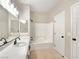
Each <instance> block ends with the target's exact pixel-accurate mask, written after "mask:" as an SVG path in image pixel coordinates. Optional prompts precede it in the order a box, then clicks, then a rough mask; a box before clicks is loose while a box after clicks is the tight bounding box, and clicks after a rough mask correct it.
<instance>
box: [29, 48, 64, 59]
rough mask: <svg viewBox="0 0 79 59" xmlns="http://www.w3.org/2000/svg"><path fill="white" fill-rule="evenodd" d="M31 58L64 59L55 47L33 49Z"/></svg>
mask: <svg viewBox="0 0 79 59" xmlns="http://www.w3.org/2000/svg"><path fill="white" fill-rule="evenodd" d="M30 59H64V57H62V56H61V55H60V54H59V53H57V52H56V51H55V50H54V49H53V48H44V49H37V50H32V51H31V55H30Z"/></svg>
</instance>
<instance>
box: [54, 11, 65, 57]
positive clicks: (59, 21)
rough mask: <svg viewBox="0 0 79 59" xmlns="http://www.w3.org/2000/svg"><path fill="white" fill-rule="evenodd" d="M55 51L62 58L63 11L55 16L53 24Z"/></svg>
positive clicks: (63, 45)
mask: <svg viewBox="0 0 79 59" xmlns="http://www.w3.org/2000/svg"><path fill="white" fill-rule="evenodd" d="M54 45H55V49H56V50H57V51H58V52H59V53H60V54H61V55H62V56H64V54H65V11H62V12H61V13H59V14H57V15H56V16H55V24H54Z"/></svg>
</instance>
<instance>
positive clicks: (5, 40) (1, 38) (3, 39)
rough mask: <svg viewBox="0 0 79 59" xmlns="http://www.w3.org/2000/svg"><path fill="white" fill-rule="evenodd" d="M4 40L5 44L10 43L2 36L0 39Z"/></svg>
mask: <svg viewBox="0 0 79 59" xmlns="http://www.w3.org/2000/svg"><path fill="white" fill-rule="evenodd" d="M2 40H4V44H6V43H8V42H7V41H6V38H1V39H0V41H2Z"/></svg>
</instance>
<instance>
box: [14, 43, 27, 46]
mask: <svg viewBox="0 0 79 59" xmlns="http://www.w3.org/2000/svg"><path fill="white" fill-rule="evenodd" d="M26 45H27V43H26V42H18V43H17V44H16V45H15V46H17V47H24V46H26Z"/></svg>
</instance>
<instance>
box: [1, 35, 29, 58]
mask: <svg viewBox="0 0 79 59" xmlns="http://www.w3.org/2000/svg"><path fill="white" fill-rule="evenodd" d="M20 38H21V40H18V42H26V45H25V46H21V47H19V46H16V45H14V43H13V42H12V43H11V44H10V45H9V46H8V47H7V48H5V49H4V50H2V51H1V52H0V59H26V58H27V52H28V47H29V42H30V37H29V36H21V37H20Z"/></svg>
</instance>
